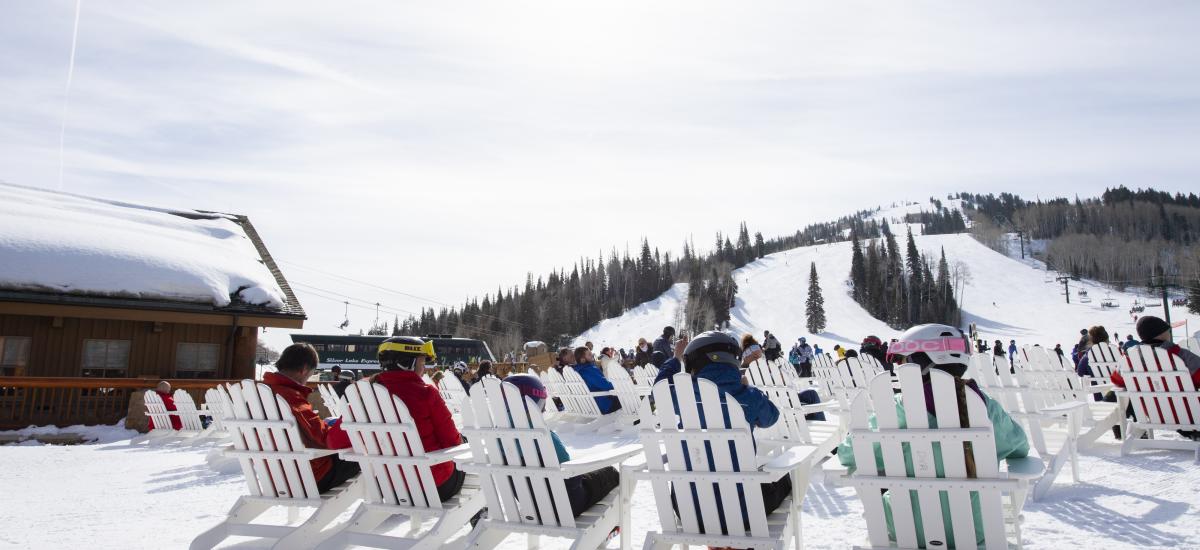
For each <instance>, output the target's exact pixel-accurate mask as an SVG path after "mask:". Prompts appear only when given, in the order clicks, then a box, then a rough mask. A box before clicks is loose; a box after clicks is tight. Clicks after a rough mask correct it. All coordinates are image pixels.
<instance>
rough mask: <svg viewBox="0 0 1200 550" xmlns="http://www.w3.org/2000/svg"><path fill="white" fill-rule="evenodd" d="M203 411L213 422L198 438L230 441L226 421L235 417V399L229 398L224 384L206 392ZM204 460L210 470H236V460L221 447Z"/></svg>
mask: <svg viewBox="0 0 1200 550" xmlns="http://www.w3.org/2000/svg"><path fill="white" fill-rule="evenodd" d="M201 411H202V412H203V413H205V414H207V415H208V416H209V418H210V419H211V420H210V421H209V424H208V428H207V429H206V430H205V433H201V434H200V435H199V436H197V437H208V438H210V439H228V438H229V437H230V435H229V430H228V429H226V427H225V419H226V418H228V417H231V416H232V415H233V399H232V398H231V397H229V390H228V389H226V387H225V385H224V384H218V385H217V386H216V387H214V388H209V389H208V390H206V391H205V392H204V405H203V407H202V408H201ZM206 433H207V435H206ZM204 460H205V461H206V462H207V463H208V465H209V467H210V468H212V469H213V470H216V471H219V472H226V471H229V470H230V469H232V468H236V465H235V464H234V463H236V462H237V460H236V459H234V458H230V457H227V456H225V450H224V449H223V448H221V447H216V448H214V449H213V450H212V451H209V453H208V455H206V456H205V457H204Z"/></svg>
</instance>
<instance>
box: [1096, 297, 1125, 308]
mask: <svg viewBox="0 0 1200 550" xmlns="http://www.w3.org/2000/svg"><path fill="white" fill-rule="evenodd" d="M1120 305H1121V304H1120V303H1119V302H1117V301H1116V300H1115V299H1113V297H1112V294H1105V295H1104V299H1103V300H1101V301H1100V307H1120Z"/></svg>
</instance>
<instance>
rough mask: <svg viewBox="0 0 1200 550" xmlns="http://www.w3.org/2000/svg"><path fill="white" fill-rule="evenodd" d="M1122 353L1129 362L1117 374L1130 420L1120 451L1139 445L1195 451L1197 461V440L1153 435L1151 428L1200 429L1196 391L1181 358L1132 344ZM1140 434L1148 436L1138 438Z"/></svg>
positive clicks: (1199, 449)
mask: <svg viewBox="0 0 1200 550" xmlns="http://www.w3.org/2000/svg"><path fill="white" fill-rule="evenodd" d="M1125 353H1126V355H1127V356H1128V358H1129V362H1128V363H1126V364H1125V365H1123V366H1122V367H1121V377H1122V378H1124V380H1125V392H1124V393H1125V397H1126V398H1127V399H1128V400H1129V401H1128V402H1129V404H1130V405H1132V406H1133V421H1132V422H1130V423H1129V430H1128V432H1127V434H1126V435H1125V441H1124V442H1123V443H1122V444H1121V454H1129V452H1130V451H1132V450H1133V449H1140V448H1151V449H1181V450H1187V451H1193V452H1195V453H1196V461H1197V462H1200V441H1189V440H1177V439H1161V438H1154V435H1155V434H1154V432H1155V430H1165V431H1174V430H1200V391H1197V389H1196V386H1195V384H1194V383H1193V382H1192V377H1191V373H1190V372H1188V369H1187V367H1186V366H1185V365H1184V364H1183V361H1182V360H1181V359H1179V358H1178V357H1175V356H1173V355H1171V354H1169V353H1167V351H1166V350H1164V349H1162V348H1155V347H1153V346H1145V345H1141V346H1135V347H1132V348H1129V349H1128V350H1126V351H1125ZM1142 434H1147V435H1148V437H1149V439H1141V435H1142Z"/></svg>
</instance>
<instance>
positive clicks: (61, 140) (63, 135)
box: [58, 0, 83, 191]
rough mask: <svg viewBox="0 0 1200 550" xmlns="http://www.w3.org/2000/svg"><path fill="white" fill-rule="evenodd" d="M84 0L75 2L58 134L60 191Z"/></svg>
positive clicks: (60, 188)
mask: <svg viewBox="0 0 1200 550" xmlns="http://www.w3.org/2000/svg"><path fill="white" fill-rule="evenodd" d="M82 3H83V0H75V28H74V30H72V31H71V61H70V62H69V63H67V91H66V93H65V94H63V113H62V129H61V130H60V131H59V134H58V190H59V191H62V188H63V149H64V145H65V144H66V141H67V105H68V104H69V103H70V101H71V76H72V75H74V74H75V43H76V41H77V40H78V39H79V8H80V4H82Z"/></svg>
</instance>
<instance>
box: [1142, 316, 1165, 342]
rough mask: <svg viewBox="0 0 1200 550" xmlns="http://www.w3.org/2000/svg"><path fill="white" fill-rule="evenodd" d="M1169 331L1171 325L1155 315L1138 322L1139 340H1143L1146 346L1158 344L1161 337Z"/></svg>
mask: <svg viewBox="0 0 1200 550" xmlns="http://www.w3.org/2000/svg"><path fill="white" fill-rule="evenodd" d="M1168 330H1171V325H1168V324H1167V322H1166V321H1164V320H1162V319H1159V318H1158V317H1155V316H1153V315H1147V316H1145V317H1142V318H1141V319H1138V322H1137V333H1138V338H1141V339H1142V343H1144V344H1150V343H1153V342H1157V341H1158V337H1159V335H1161V334H1162V333H1164V332H1167V331H1168Z"/></svg>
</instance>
